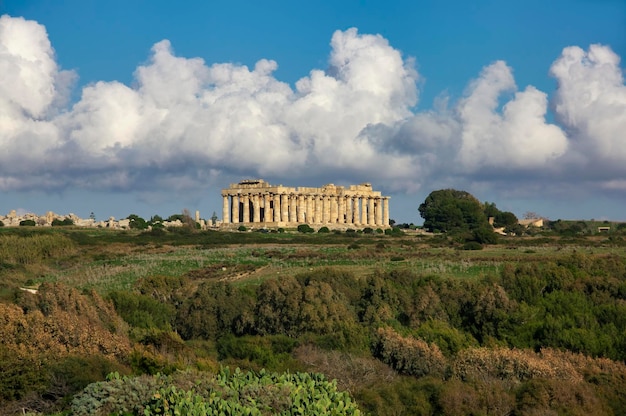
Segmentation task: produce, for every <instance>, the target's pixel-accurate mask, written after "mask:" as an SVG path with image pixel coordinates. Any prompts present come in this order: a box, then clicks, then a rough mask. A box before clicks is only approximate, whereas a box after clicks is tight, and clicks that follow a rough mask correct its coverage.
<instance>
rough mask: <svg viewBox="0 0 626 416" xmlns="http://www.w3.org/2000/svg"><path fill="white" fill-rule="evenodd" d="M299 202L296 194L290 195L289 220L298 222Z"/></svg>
mask: <svg viewBox="0 0 626 416" xmlns="http://www.w3.org/2000/svg"><path fill="white" fill-rule="evenodd" d="M297 202H298V199H297V197H296V195H294V194H290V195H289V222H298V218H297V211H296V210H297Z"/></svg>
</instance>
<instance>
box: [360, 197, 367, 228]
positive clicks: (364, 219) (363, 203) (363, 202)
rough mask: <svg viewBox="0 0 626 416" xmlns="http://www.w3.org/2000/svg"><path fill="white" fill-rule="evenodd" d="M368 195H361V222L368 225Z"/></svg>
mask: <svg viewBox="0 0 626 416" xmlns="http://www.w3.org/2000/svg"><path fill="white" fill-rule="evenodd" d="M367 219H368V217H367V197H361V224H363V225H367Z"/></svg>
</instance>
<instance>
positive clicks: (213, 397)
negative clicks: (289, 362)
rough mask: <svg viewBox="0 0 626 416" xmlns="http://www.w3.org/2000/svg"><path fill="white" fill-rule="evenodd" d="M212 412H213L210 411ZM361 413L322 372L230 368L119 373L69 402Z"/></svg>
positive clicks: (159, 409) (143, 410) (209, 410)
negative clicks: (215, 371) (132, 374)
mask: <svg viewBox="0 0 626 416" xmlns="http://www.w3.org/2000/svg"><path fill="white" fill-rule="evenodd" d="M214 412H215V413H214ZM279 413H280V414H298V415H355V416H358V415H360V411H359V409H358V408H357V405H356V404H355V403H354V402H353V401H352V399H351V397H350V395H349V394H348V393H345V392H340V391H338V390H337V385H336V383H335V382H334V381H332V382H331V381H328V380H326V379H325V378H324V376H323V375H321V374H308V373H295V374H278V373H267V372H265V371H264V370H261V371H260V372H258V373H253V372H242V371H240V370H239V369H236V370H235V371H232V372H231V371H230V369H229V368H227V367H226V368H223V369H222V370H221V371H220V372H219V373H218V374H217V375H212V374H207V373H198V372H179V373H176V374H173V375H171V376H163V375H157V376H154V377H147V376H141V377H120V376H119V375H118V374H112V375H111V376H110V377H109V380H108V381H105V382H99V383H93V384H90V385H89V386H87V388H85V390H83V392H82V393H81V394H79V395H77V396H76V397H75V398H74V400H73V402H72V414H73V415H85V416H86V415H110V414H141V415H146V416H150V415H164V414H165V415H167V414H171V415H209V414H228V415H262V414H279Z"/></svg>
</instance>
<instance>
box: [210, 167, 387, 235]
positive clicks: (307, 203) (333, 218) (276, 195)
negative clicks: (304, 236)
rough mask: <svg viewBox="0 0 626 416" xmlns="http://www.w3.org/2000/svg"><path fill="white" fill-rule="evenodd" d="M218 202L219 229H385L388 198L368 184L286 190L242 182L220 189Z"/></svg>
mask: <svg viewBox="0 0 626 416" xmlns="http://www.w3.org/2000/svg"><path fill="white" fill-rule="evenodd" d="M222 198H223V208H222V226H233V225H234V224H237V225H245V226H259V227H290V226H297V225H298V224H309V225H320V226H329V227H332V228H349V227H350V226H356V227H364V226H367V227H372V228H374V227H376V228H389V197H388V196H382V195H381V193H380V192H378V191H374V190H372V185H371V184H369V183H362V184H360V185H350V186H349V187H347V188H346V187H343V186H335V185H333V184H328V185H324V186H322V187H321V188H307V187H297V188H290V187H286V186H282V185H278V186H276V185H270V184H269V183H267V182H265V181H264V180H262V179H254V180H244V181H241V182H239V183H235V184H230V186H229V187H228V188H227V189H223V190H222Z"/></svg>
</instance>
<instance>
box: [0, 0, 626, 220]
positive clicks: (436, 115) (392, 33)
mask: <svg viewBox="0 0 626 416" xmlns="http://www.w3.org/2000/svg"><path fill="white" fill-rule="evenodd" d="M0 15H4V17H3V18H2V20H0V154H1V155H0V215H3V214H6V213H8V212H9V211H10V210H11V209H19V210H23V211H31V212H36V213H41V214H43V213H44V212H46V211H48V210H52V211H55V212H57V213H60V214H63V213H69V212H73V213H76V214H77V215H79V216H83V217H87V216H88V215H89V213H90V212H94V213H95V214H96V216H97V217H98V218H106V217H109V216H114V217H116V218H121V217H125V216H127V215H129V214H131V213H137V214H139V215H142V216H145V217H149V216H151V215H153V214H159V215H169V214H172V213H178V212H180V211H181V210H182V209H189V210H191V211H195V210H199V211H200V212H201V215H202V216H203V217H206V218H208V217H210V216H211V213H212V212H213V211H216V212H218V213H220V212H221V199H220V197H219V190H220V189H221V188H224V187H227V186H228V184H229V183H231V182H236V181H239V180H240V179H244V178H259V177H260V178H264V179H266V180H268V181H269V182H271V183H276V184H278V183H280V184H284V185H289V186H321V185H323V184H326V183H330V182H332V183H335V184H340V185H348V184H353V183H360V182H371V183H372V184H373V186H374V188H375V189H378V190H382V191H383V193H384V194H386V195H390V196H391V197H392V199H391V211H392V212H391V217H392V218H395V219H396V220H398V221H400V222H414V223H420V222H421V218H419V214H418V213H417V206H418V205H419V204H420V203H421V202H422V201H423V200H424V198H425V197H426V196H427V195H428V193H429V192H431V191H433V190H436V189H441V188H447V187H451V188H456V189H463V190H467V191H469V192H471V193H472V194H474V195H475V196H476V197H477V198H478V199H480V200H482V201H490V202H496V204H497V205H498V207H499V208H501V209H506V210H510V211H513V212H514V213H515V214H516V215H518V216H520V217H521V216H522V215H523V214H524V213H525V212H527V211H533V212H537V213H539V214H540V215H543V216H546V217H548V218H551V219H557V218H563V219H566V218H570V219H579V218H581V219H589V218H596V219H611V220H626V212H624V209H623V208H624V207H625V206H626V205H625V202H626V133H625V132H626V87H625V86H624V80H623V72H624V63H623V61H622V59H623V58H624V56H626V3H625V2H623V1H618V0H604V1H603V0H596V1H591V0H569V1H564V0H557V1H550V2H546V1H534V0H531V1H505V2H503V1H476V2H464V1H418V2H415V1H413V2H409V1H406V2H405V1H393V2H389V1H386V2H383V1H343V2H330V1H318V2H307V3H305V2H289V1H270V2H252V1H229V2H211V1H187V2H184V6H183V5H182V4H181V5H179V4H174V3H172V2H171V1H169V2H165V1H160V0H153V1H116V0H113V1H108V2H95V1H84V0H83V1H35V0H32V1H20V0H13V1H6V0H5V1H1V0H0ZM3 114H4V116H3Z"/></svg>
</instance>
